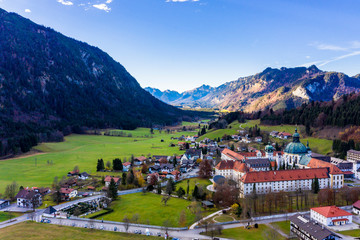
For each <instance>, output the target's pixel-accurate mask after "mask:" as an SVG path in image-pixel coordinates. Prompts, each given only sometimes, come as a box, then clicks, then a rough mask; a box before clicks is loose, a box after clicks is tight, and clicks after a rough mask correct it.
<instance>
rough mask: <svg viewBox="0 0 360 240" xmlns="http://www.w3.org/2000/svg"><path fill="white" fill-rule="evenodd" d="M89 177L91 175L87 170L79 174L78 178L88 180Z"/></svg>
mask: <svg viewBox="0 0 360 240" xmlns="http://www.w3.org/2000/svg"><path fill="white" fill-rule="evenodd" d="M89 177H90V175H89V174H88V173H87V172H82V173H80V174H79V177H78V178H79V179H81V180H86V179H88V178H89Z"/></svg>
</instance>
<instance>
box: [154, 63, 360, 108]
mask: <svg viewBox="0 0 360 240" xmlns="http://www.w3.org/2000/svg"><path fill="white" fill-rule="evenodd" d="M359 91H360V78H359V75H356V76H354V77H349V76H347V75H345V74H343V73H338V72H324V71H321V70H319V69H318V68H317V67H316V66H310V67H309V68H305V67H297V68H280V69H273V68H267V69H265V70H264V71H263V72H261V73H258V74H255V75H253V76H249V77H243V78H239V79H238V80H236V81H232V82H228V83H225V84H223V85H221V86H219V87H216V88H212V87H207V88H205V87H204V86H201V87H200V88H197V89H194V90H192V91H187V92H184V93H181V94H180V96H179V97H178V98H177V99H176V100H171V101H165V102H167V103H169V104H173V105H180V106H189V107H203V108H209V107H210V108H219V109H225V110H230V111H236V110H244V111H248V112H252V111H258V110H263V109H266V108H273V109H274V110H277V109H283V108H286V109H290V108H294V107H298V106H301V104H303V103H308V102H311V101H329V100H331V99H333V98H334V99H338V98H339V97H340V96H342V95H343V94H348V93H351V92H359ZM154 96H155V95H154ZM162 100H163V99H162ZM189 100H190V101H189ZM192 101H193V103H191V102H192Z"/></svg>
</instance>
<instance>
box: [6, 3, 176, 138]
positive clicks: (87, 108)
mask: <svg viewBox="0 0 360 240" xmlns="http://www.w3.org/2000/svg"><path fill="white" fill-rule="evenodd" d="M182 114H183V112H182V111H181V110H179V109H177V108H175V107H173V106H169V105H167V104H165V103H163V102H161V101H160V100H158V99H156V98H155V97H153V96H152V95H151V94H149V93H148V92H147V91H145V90H144V89H142V88H141V87H140V85H139V84H138V82H137V81H136V80H135V79H134V78H133V77H132V76H131V75H130V74H129V73H128V72H127V71H126V69H125V68H124V67H123V66H122V65H121V64H119V63H118V62H116V61H114V60H113V59H112V58H111V57H110V56H109V55H108V54H106V53H105V52H103V51H101V50H100V49H98V48H96V47H92V46H89V45H88V44H86V43H83V42H80V41H76V40H74V39H71V38H68V37H66V36H64V35H62V34H60V33H58V32H56V31H54V30H52V29H50V28H46V27H43V26H40V25H37V24H35V23H33V22H31V21H30V20H28V19H25V18H23V17H21V16H19V15H17V14H14V13H8V12H6V11H4V10H2V9H0V139H1V138H3V139H4V138H7V137H9V136H11V135H12V134H14V133H15V132H19V133H21V134H26V133H27V132H36V133H38V132H48V131H52V130H54V129H57V130H61V129H63V128H64V127H66V126H70V127H71V126H88V127H117V128H124V129H133V128H135V127H137V126H150V125H151V124H156V123H159V124H170V123H173V122H175V121H177V120H179V118H181V116H182Z"/></svg>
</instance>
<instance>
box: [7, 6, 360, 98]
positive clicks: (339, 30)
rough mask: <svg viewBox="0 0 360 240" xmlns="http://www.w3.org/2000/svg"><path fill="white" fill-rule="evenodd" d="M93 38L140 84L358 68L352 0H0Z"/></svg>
mask: <svg viewBox="0 0 360 240" xmlns="http://www.w3.org/2000/svg"><path fill="white" fill-rule="evenodd" d="M0 7H1V8H4V9H5V10H7V11H12V12H16V13H18V14H20V15H22V16H24V17H26V18H29V19H31V20H33V21H34V22H36V23H38V24H42V25H45V26H49V27H51V28H54V29H55V30H57V31H59V32H61V33H63V34H65V35H67V36H70V37H73V38H76V39H78V40H81V41H85V42H88V43H89V44H91V45H95V46H97V47H99V48H101V49H103V50H104V51H105V52H107V53H108V54H109V55H110V56H112V57H113V58H114V59H115V60H117V61H118V62H120V63H121V64H122V65H124V66H125V68H126V69H127V70H128V71H129V72H130V73H131V74H132V75H133V76H134V77H135V78H136V79H137V80H138V82H139V83H140V84H141V86H142V87H147V86H152V87H156V88H159V89H161V90H165V89H173V90H178V91H184V90H189V89H192V88H195V87H198V86H200V85H202V84H209V85H211V86H218V85H220V84H222V83H224V82H228V81H232V80H235V79H237V78H238V77H241V76H248V75H252V74H255V73H257V72H260V71H262V70H264V69H265V68H266V67H277V68H279V67H283V66H284V67H296V66H302V65H310V64H313V63H314V64H316V65H317V66H318V67H319V68H320V69H323V70H327V71H340V72H344V73H346V74H349V75H355V74H357V73H360V14H359V13H358V10H359V9H360V1H357V0H346V1H331V0H317V1H313V0H311V1H310V0H301V1H300V0H299V1H298V0H271V1H269V0H267V1H256V0H245V1H242V0H0Z"/></svg>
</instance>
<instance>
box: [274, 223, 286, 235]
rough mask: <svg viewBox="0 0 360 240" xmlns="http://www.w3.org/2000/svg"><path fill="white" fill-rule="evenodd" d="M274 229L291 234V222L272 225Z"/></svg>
mask: <svg viewBox="0 0 360 240" xmlns="http://www.w3.org/2000/svg"><path fill="white" fill-rule="evenodd" d="M271 225H273V226H274V227H277V228H279V229H280V230H281V231H282V232H283V233H285V234H287V235H289V234H290V221H282V222H274V223H271Z"/></svg>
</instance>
